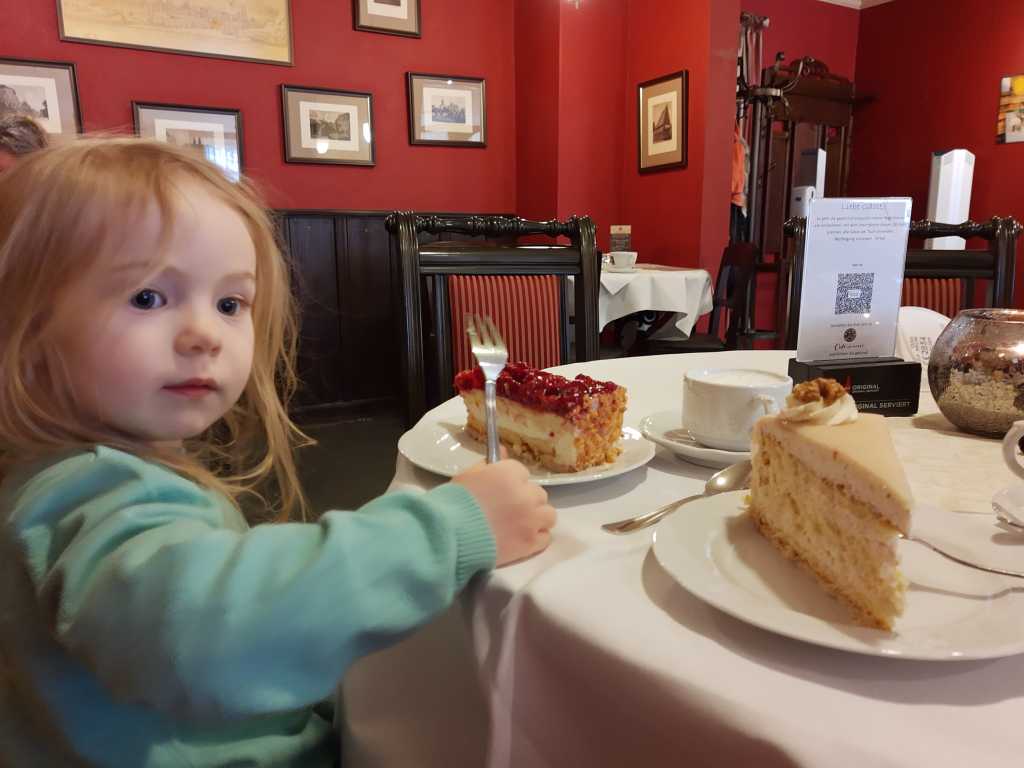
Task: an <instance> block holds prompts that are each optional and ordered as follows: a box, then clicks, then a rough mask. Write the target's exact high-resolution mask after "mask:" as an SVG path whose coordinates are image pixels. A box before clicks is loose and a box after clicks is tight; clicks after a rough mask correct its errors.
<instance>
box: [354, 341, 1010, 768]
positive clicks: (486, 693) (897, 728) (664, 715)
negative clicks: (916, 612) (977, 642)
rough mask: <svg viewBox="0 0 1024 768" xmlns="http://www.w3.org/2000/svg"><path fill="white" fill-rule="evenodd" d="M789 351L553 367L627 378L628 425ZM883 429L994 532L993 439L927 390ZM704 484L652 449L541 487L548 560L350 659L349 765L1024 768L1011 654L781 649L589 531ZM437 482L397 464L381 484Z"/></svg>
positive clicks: (923, 489) (918, 476)
mask: <svg viewBox="0 0 1024 768" xmlns="http://www.w3.org/2000/svg"><path fill="white" fill-rule="evenodd" d="M790 355H791V353H786V352H725V353H719V354H716V355H676V356H660V357H643V358H628V359H620V360H604V361H597V362H592V363H584V364H579V365H574V366H566V367H565V369H566V371H567V372H568V373H573V372H575V371H579V370H584V371H586V372H587V373H588V374H590V375H593V376H596V377H598V378H608V379H612V380H615V381H618V382H620V383H622V384H623V385H625V386H627V387H628V389H629V403H630V405H629V409H628V411H627V415H626V423H627V424H629V425H632V426H636V425H637V424H638V423H639V421H640V419H641V418H643V416H645V415H647V414H648V413H651V412H654V411H659V410H665V409H668V408H672V407H678V397H679V392H680V389H681V386H680V383H681V379H682V375H683V372H684V371H685V370H686V369H687V368H688V367H692V366H700V365H709V364H710V365H714V366H720V367H756V368H761V369H765V370H774V371H785V368H786V360H787V359H788V357H789V356H790ZM452 407H453V405H452V404H451V403H449V404H446V405H442V406H439V408H438V409H435V411H433V412H431V413H428V414H427V415H426V416H425V417H424V418H425V419H431V418H436V415H437V414H438V413H440V412H444V410H445V409H449V410H450V409H451V408H452ZM432 414H433V416H432ZM889 424H890V426H891V427H892V430H893V437H894V442H895V444H896V448H897V451H898V453H899V454H900V456H901V458H902V459H903V461H904V464H905V466H906V469H907V474H908V477H909V479H910V484H911V487H912V490H913V492H914V494H915V497H916V498H917V500H918V501H919V502H924V503H928V504H933V505H936V506H938V507H940V508H941V509H944V510H949V511H950V512H949V514H950V518H951V519H955V520H956V521H957V523H958V524H960V523H963V524H972V525H984V526H989V525H992V521H993V520H994V518H992V517H991V511H990V507H989V499H990V497H991V494H992V492H993V491H994V490H996V489H997V488H999V487H1001V486H1002V485H1004V484H1007V483H1010V482H1013V478H1012V476H1011V475H1010V473H1009V471H1008V470H1007V469H1006V468H1005V467H1004V466H1003V463H1002V460H1001V459H1000V456H999V444H998V442H997V441H993V440H986V439H982V438H975V437H971V436H968V435H964V434H963V433H960V432H957V431H956V430H955V429H954V428H953V427H952V426H951V425H950V424H949V423H948V422H947V421H946V420H945V419H944V418H942V417H941V416H940V415H938V414H937V413H936V409H935V405H934V403H933V401H932V400H931V398H930V396H928V395H927V394H926V393H923V395H922V407H921V412H920V413H919V415H918V416H916V417H913V418H907V419H890V420H889ZM709 474H710V471H709V470H705V469H702V468H700V467H696V466H693V465H690V464H687V463H685V462H683V461H682V460H680V459H677V458H675V457H674V456H673V455H671V454H670V453H668V452H666V451H664V449H661V448H659V449H658V454H657V456H656V457H655V459H654V460H653V461H652V462H651V463H650V464H649V465H648V466H647V467H645V468H643V469H639V470H636V471H634V472H630V473H628V474H626V475H623V476H620V477H617V478H612V479H609V480H605V481H598V482H594V483H584V484H577V485H569V486H560V487H556V488H551V489H550V496H551V499H552V501H553V503H554V505H555V506H556V507H557V509H558V510H559V523H558V527H557V528H556V529H555V533H554V538H553V541H552V545H551V547H550V548H549V549H548V550H547V551H545V552H544V553H542V554H541V555H539V556H537V557H534V558H532V559H530V560H527V561H525V562H523V563H519V564H517V565H514V566H511V567H507V568H503V569H500V570H498V571H495V572H494V573H493V574H490V575H489V576H487V577H486V578H483V579H481V580H479V581H478V582H476V583H475V584H474V585H472V586H471V588H470V589H469V590H468V591H467V592H466V593H465V595H464V598H463V599H462V600H461V601H460V602H459V603H458V604H456V606H454V607H453V609H452V610H450V611H449V612H448V613H447V614H445V615H444V616H442V617H440V618H439V619H438V620H437V621H436V622H434V623H433V624H432V625H430V626H429V627H427V628H426V629H425V630H424V631H422V632H420V633H417V634H416V635H414V636H412V637H411V638H409V639H408V640H406V641H405V642H403V643H401V644H400V645H398V646H396V647H395V648H392V649H390V650H388V651H385V652H383V653H380V654H377V655H375V656H373V657H370V658H368V659H366V660H364V661H363V662H360V664H358V665H357V666H356V667H355V668H353V670H352V672H351V673H350V674H349V676H348V678H347V679H346V682H345V685H344V701H345V707H346V710H347V715H348V723H349V732H348V733H347V734H346V737H345V752H346V753H345V759H346V760H347V761H348V762H346V766H347V767H349V766H353V765H357V766H358V765H380V766H384V765H416V766H434V765H437V766H477V765H489V766H502V767H504V766H508V767H510V768H511V767H513V766H514V767H515V768H520V767H521V766H529V767H530V768H534V767H547V766H551V767H552V768H554V767H555V766H559V767H561V766H577V765H587V766H627V765H629V766H632V765H644V766H649V765H663V764H664V765H668V764H671V765H687V766H693V765H709V766H710V765H715V766H727V765H729V766H731V765H737V766H739V765H755V764H756V765H758V766H796V765H798V766H815V767H817V766H906V768H918V767H919V766H929V768H934V767H935V766H966V765H970V766H972V767H973V766H1008V765H1019V764H1021V761H1022V760H1024V729H1021V727H1020V723H1021V717H1022V715H1024V656H1015V657H1009V658H1005V659H999V660H993V661H977V662H945V663H943V662H914V661H900V660H896V659H882V658H877V657H868V656H860V655H856V654H852V653H845V652H841V651H836V650H830V649H827V648H821V647H818V646H814V645H810V644H805V643H802V642H799V641H794V640H790V639H787V638H784V637H780V636H778V635H775V634H773V633H770V632H767V631H763V630H760V629H757V628H755V627H753V626H751V625H748V624H746V623H745V622H742V621H739V620H736V619H733V618H730V617H729V616H727V615H725V614H723V613H721V612H719V611H717V610H716V609H714V608H712V607H710V606H708V605H706V604H705V603H703V602H701V601H700V600H698V599H697V598H695V597H694V596H692V595H691V594H690V593H689V592H687V591H686V589H684V588H683V587H682V586H680V585H679V584H678V583H677V582H675V581H674V580H673V579H672V578H671V577H670V576H669V575H668V574H666V573H665V572H664V571H663V569H662V568H661V566H660V565H659V564H658V563H657V561H656V559H655V558H654V556H653V553H652V552H651V549H650V531H649V530H648V531H644V532H638V533H635V534H632V535H631V536H627V537H614V536H611V535H609V534H607V533H604V532H603V531H602V530H601V529H600V525H601V523H603V522H607V521H609V520H613V519H617V518H620V517H624V516H627V515H629V514H633V513H639V512H641V511H646V510H648V509H653V508H654V507H656V506H659V505H661V504H664V503H666V502H668V501H670V500H673V499H676V498H679V497H681V496H686V495H689V494H691V493H694V492H697V491H699V489H700V488H701V487H702V486H703V483H704V480H705V479H706V477H707V476H708V475H709ZM439 482H442V478H438V477H435V476H433V475H430V474H428V473H425V472H422V471H420V470H417V469H416V468H414V467H413V466H411V465H410V464H409V463H408V462H407V461H406V460H405V459H404V458H402V457H399V460H398V465H397V472H396V477H395V482H394V487H398V488H428V487H432V486H434V485H435V484H437V483H439ZM677 514H685V511H680V512H679V513H677ZM1020 562H1021V563H1024V545H1022V546H1021V555H1020ZM950 567H956V566H953V565H952V564H950ZM1010 583H1012V582H1010ZM1021 621H1022V624H1021V633H1022V636H1024V615H1022V617H1021ZM488 742H489V749H488Z"/></svg>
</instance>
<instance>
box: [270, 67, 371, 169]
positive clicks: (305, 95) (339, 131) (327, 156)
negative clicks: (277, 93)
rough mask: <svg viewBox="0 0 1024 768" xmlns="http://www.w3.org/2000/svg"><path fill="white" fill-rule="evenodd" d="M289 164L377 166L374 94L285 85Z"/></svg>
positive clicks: (284, 108) (287, 159)
mask: <svg viewBox="0 0 1024 768" xmlns="http://www.w3.org/2000/svg"><path fill="white" fill-rule="evenodd" d="M281 111H282V113H283V114H284V160H285V162H286V163H334V164H337V165H375V164H376V149H375V136H374V129H373V95H372V94H369V93H359V92H357V91H330V90H327V89H326V88H303V87H302V86H298V85H282V86H281Z"/></svg>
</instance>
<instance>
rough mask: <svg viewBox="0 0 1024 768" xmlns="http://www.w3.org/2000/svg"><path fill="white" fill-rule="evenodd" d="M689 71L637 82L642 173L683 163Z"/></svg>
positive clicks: (677, 166)
mask: <svg viewBox="0 0 1024 768" xmlns="http://www.w3.org/2000/svg"><path fill="white" fill-rule="evenodd" d="M688 100H689V72H688V71H687V70H682V71H680V72H673V73H672V74H670V75H665V76H664V77H658V78H655V79H654V80H647V81H646V82H643V83H640V85H639V86H637V106H638V114H637V140H638V147H637V150H638V153H637V154H638V160H639V167H640V172H641V173H648V172H650V171H665V170H669V169H671V168H685V167H686V144H687V124H688V123H689V115H688Z"/></svg>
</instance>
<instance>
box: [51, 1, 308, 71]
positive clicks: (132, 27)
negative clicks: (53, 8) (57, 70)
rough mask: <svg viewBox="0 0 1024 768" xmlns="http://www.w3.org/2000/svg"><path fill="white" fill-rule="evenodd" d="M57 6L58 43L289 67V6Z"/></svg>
mask: <svg viewBox="0 0 1024 768" xmlns="http://www.w3.org/2000/svg"><path fill="white" fill-rule="evenodd" d="M166 5H169V4H168V3H151V2H138V0H103V1H102V2H98V1H97V0H57V19H58V22H59V25H60V39H61V40H70V41H73V42H76V43H96V44H98V45H112V46H115V47H121V48H144V49H149V50H154V51H170V52H171V53H184V54H190V55H193V56H212V57H215V58H222V59H244V60H247V61H261V62H265V63H268V64H285V65H288V66H291V64H292V23H291V18H292V16H291V0H261V1H260V2H259V3H252V2H249V3H244V4H241V7H239V4H237V3H226V2H224V0H188V2H182V3H179V2H176V3H174V9H173V13H168V12H167V11H166V10H164V8H163V6H166Z"/></svg>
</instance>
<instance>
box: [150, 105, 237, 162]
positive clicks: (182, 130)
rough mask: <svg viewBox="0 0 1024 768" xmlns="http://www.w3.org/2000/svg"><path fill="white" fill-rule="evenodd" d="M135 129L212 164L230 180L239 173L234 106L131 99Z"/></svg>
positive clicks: (235, 111) (235, 110)
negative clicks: (166, 102)
mask: <svg viewBox="0 0 1024 768" xmlns="http://www.w3.org/2000/svg"><path fill="white" fill-rule="evenodd" d="M132 112H133V113H134V115H135V132H136V133H137V134H138V135H139V136H141V137H143V138H145V139H156V140H157V141H166V142H167V143H168V144H174V145H175V146H178V147H185V148H187V149H188V150H189V151H191V152H194V153H195V154H196V155H197V156H199V157H201V158H203V159H205V160H209V161H210V162H211V163H213V164H214V165H216V166H217V167H218V168H220V169H221V170H222V171H224V174H225V175H226V176H227V177H228V178H229V179H231V180H232V181H238V178H239V176H240V175H241V173H242V168H243V165H242V114H241V112H239V111H238V110H237V109H220V108H218V107H186V106H182V105H180V104H145V103H142V102H138V101H133V102H132Z"/></svg>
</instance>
